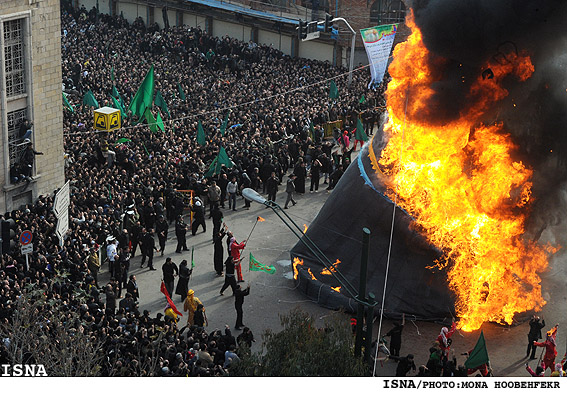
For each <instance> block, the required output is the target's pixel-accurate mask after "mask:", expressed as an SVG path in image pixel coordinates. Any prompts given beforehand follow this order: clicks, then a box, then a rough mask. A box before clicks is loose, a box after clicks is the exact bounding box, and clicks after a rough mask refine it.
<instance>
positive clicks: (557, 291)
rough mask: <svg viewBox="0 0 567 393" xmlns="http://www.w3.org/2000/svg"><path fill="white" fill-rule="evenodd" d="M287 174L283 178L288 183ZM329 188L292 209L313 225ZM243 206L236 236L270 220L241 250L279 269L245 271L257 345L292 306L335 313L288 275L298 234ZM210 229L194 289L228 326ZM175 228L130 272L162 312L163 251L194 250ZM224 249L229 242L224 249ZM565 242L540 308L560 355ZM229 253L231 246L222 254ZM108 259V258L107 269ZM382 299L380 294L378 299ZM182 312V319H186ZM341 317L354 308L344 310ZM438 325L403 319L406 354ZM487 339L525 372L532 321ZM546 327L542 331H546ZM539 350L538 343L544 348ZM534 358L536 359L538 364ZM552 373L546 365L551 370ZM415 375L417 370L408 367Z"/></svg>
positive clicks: (502, 372) (200, 245)
mask: <svg viewBox="0 0 567 393" xmlns="http://www.w3.org/2000/svg"><path fill="white" fill-rule="evenodd" d="M285 180H287V179H284V183H285ZM283 188H284V187H283V184H282V186H281V187H280V189H282V191H281V192H279V193H278V196H277V202H279V203H283V202H284V201H285V193H284V192H283ZM328 195H329V194H328V193H327V192H326V191H324V190H320V191H319V192H318V193H313V194H310V193H309V192H308V193H306V194H305V195H299V196H297V201H298V204H297V205H296V206H294V207H291V208H290V209H289V210H287V212H289V214H290V215H291V216H292V217H293V218H294V219H295V220H296V221H297V223H298V224H299V225H300V226H302V225H303V224H306V225H309V224H310V222H311V221H312V220H313V219H314V218H315V216H316V215H317V213H318V211H319V209H320V208H321V207H322V205H323V204H324V202H325V200H326V198H327V196H328ZM237 206H238V210H237V211H236V212H233V211H228V209H225V210H223V212H224V214H225V222H226V224H227V225H228V227H229V228H230V229H231V230H232V231H233V232H234V234H235V236H236V239H237V240H238V241H242V240H244V239H246V237H247V236H248V234H249V232H250V230H251V228H252V226H253V225H254V222H255V221H256V217H257V216H262V217H263V218H265V220H266V221H264V222H260V223H258V225H257V227H256V229H255V230H254V233H253V234H252V237H251V238H250V241H249V243H248V247H247V248H246V249H245V250H244V253H243V255H246V256H247V255H248V253H249V252H252V253H253V254H254V256H255V257H256V258H257V259H258V260H259V261H260V262H262V263H264V264H268V265H270V264H273V265H274V266H276V268H277V272H276V274H274V275H269V274H266V273H263V272H248V269H247V268H246V267H245V268H244V271H243V273H244V278H245V280H246V281H247V282H246V283H244V285H246V284H247V283H250V285H251V292H250V296H248V297H246V298H245V302H244V323H245V325H247V326H249V327H250V328H251V329H252V331H253V332H254V334H255V336H256V340H257V343H256V344H255V345H254V348H253V349H254V350H259V349H260V345H261V333H262V332H263V331H264V330H265V329H268V328H269V329H272V330H275V331H277V330H279V329H280V322H279V315H280V314H282V313H287V312H288V311H289V310H291V309H293V308H295V307H300V308H301V309H302V310H305V311H307V312H309V313H311V314H312V315H313V316H315V317H316V319H317V321H319V322H320V323H321V324H322V323H323V321H324V320H325V318H327V317H328V316H331V315H333V314H337V313H336V312H334V311H332V310H328V309H325V308H322V307H320V306H318V305H317V304H316V303H314V302H312V301H310V300H308V299H307V298H305V297H304V296H303V294H302V293H301V292H300V291H299V290H297V289H295V288H294V283H293V281H292V280H291V266H290V261H289V250H290V249H291V248H292V247H293V246H294V245H295V243H296V242H297V238H296V237H295V236H294V235H293V234H292V233H291V232H290V231H289V230H288V228H287V227H286V226H285V225H284V224H283V223H282V222H281V221H280V220H279V218H278V217H277V216H276V215H275V214H274V213H273V211H272V210H271V209H266V208H265V207H264V206H262V205H259V204H255V203H252V205H251V208H250V210H245V209H244V208H243V206H244V202H243V201H242V200H240V199H239V201H238V204H237ZM207 228H208V231H207V232H206V233H202V232H199V233H198V234H197V235H196V236H191V235H188V246H189V248H191V247H192V246H194V247H195V269H194V271H193V275H192V278H191V282H190V288H192V289H194V290H195V293H196V295H197V296H198V297H199V298H200V299H201V301H202V302H203V303H204V304H205V307H206V310H207V316H208V319H209V326H208V330H209V331H211V330H213V329H216V328H224V325H225V324H228V325H229V326H230V327H231V328H233V327H234V324H235V321H236V312H235V310H234V298H233V297H232V296H231V291H230V289H228V290H227V291H226V292H225V296H219V290H220V287H221V286H222V284H223V282H224V278H219V277H216V274H215V272H214V269H213V245H212V240H211V236H212V233H211V231H212V222H211V221H210V220H208V221H207ZM174 232H175V231H174V229H173V228H171V229H170V240H169V241H168V242H167V245H166V252H165V255H164V256H163V257H160V256H156V257H155V258H154V266H155V267H156V269H158V270H156V271H152V272H150V271H148V270H147V268H144V269H140V268H139V263H140V256H137V257H136V258H134V259H133V261H132V263H131V265H132V269H131V273H134V274H136V276H137V278H138V283H139V286H140V293H141V298H140V310H149V311H150V312H151V315H152V316H154V315H155V314H156V313H158V312H161V313H163V310H164V307H165V304H166V302H165V299H164V296H163V295H162V294H161V293H160V291H159V287H160V282H161V276H162V275H161V266H162V264H163V263H164V262H165V258H166V257H168V256H169V257H171V258H172V259H173V261H174V262H175V263H177V264H179V262H181V260H182V259H187V260H188V261H190V259H191V252H190V251H189V252H185V253H184V254H182V255H180V254H176V253H175V245H176V241H175V234H174ZM542 238H543V239H546V241H547V240H550V241H552V240H553V233H552V232H551V230H549V231H546V232H544V234H543V236H542ZM225 252H226V250H225ZM566 252H567V251H565V250H560V251H559V252H558V253H557V254H556V255H555V256H554V257H553V258H552V261H551V266H550V269H549V270H548V271H547V272H546V273H544V274H543V275H542V278H543V292H544V297H545V298H546V300H547V301H548V304H547V305H546V306H545V308H544V310H543V311H542V312H541V313H540V315H542V316H543V317H544V319H545V320H546V323H547V327H546V329H544V330H547V328H549V327H551V326H553V325H554V324H555V323H559V324H560V328H559V334H558V340H557V341H558V353H559V355H558V360H560V359H561V358H562V356H563V353H564V352H565V342H566V340H565V337H566V336H567V332H566V331H565V330H564V329H565V328H564V327H565V326H567V320H566V319H567V316H566V315H567V313H566V312H565V311H566V309H567V306H566V303H567V302H566V300H567V296H566V291H565V282H567V279H566V278H567V266H566V264H565V259H566ZM225 255H226V254H225ZM106 268H107V266H106V265H104V266H103V273H104V272H105V270H106ZM107 278H108V274H102V276H101V283H104V282H107V281H105V280H107ZM378 300H380V299H378ZM174 302H175V304H176V305H177V307H178V308H179V309H180V310H182V307H183V302H182V301H181V299H180V297H179V296H177V295H175V296H174ZM184 318H185V316H184V317H182V320H181V322H184V321H185V319H184ZM344 318H350V316H347V315H344ZM392 322H393V321H387V320H384V322H383V327H382V334H384V333H386V332H387V331H388V330H389V329H390V328H391V327H392V326H393V324H392ZM440 329H441V325H439V324H435V323H425V322H418V321H415V322H414V321H410V320H407V321H406V326H405V329H404V333H403V340H402V349H401V354H402V355H406V354H408V353H410V352H411V353H413V354H414V355H415V358H416V359H415V360H416V364H417V365H418V366H419V365H420V364H425V363H426V362H427V359H428V356H429V352H428V349H429V347H430V346H431V343H432V342H433V341H434V340H435V339H436V338H437V335H438V334H439V331H440ZM482 329H483V330H484V334H485V337H486V341H487V347H488V353H489V356H490V359H491V362H492V366H493V369H494V373H495V375H497V376H528V375H527V373H526V371H525V368H524V363H525V358H524V355H525V348H526V344H527V332H528V330H529V327H528V326H527V323H523V324H520V325H518V326H514V327H504V326H500V325H496V324H491V323H485V324H484V325H483V327H482ZM377 333H378V321H377V322H376V323H375V325H374V337H377ZM478 335H479V332H473V333H462V334H461V333H460V332H459V333H456V334H455V335H454V336H453V349H454V350H455V354H456V355H457V358H458V361H459V364H462V362H464V360H465V357H464V356H461V355H460V354H461V353H463V352H466V351H469V350H470V349H472V348H473V347H474V344H475V343H476V340H477V338H478ZM544 335H545V333H544ZM539 353H540V350H538V355H537V356H539ZM534 363H535V361H532V362H531V365H532V367H533V368H535V364H534ZM395 368H396V363H395V362H392V361H385V362H378V363H377V368H376V374H377V375H380V376H393V375H395ZM547 374H549V371H548V373H547ZM410 375H415V373H410Z"/></svg>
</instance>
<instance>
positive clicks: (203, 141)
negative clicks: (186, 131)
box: [197, 120, 207, 146]
mask: <svg viewBox="0 0 567 393" xmlns="http://www.w3.org/2000/svg"><path fill="white" fill-rule="evenodd" d="M197 143H198V144H199V145H201V146H205V144H206V143H207V140H206V138H205V131H204V130H203V125H202V124H201V120H199V125H198V126H197Z"/></svg>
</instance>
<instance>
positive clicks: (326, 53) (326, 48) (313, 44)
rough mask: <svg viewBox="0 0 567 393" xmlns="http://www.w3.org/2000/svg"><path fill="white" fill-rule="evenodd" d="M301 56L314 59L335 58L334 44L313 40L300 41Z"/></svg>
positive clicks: (330, 59)
mask: <svg viewBox="0 0 567 393" xmlns="http://www.w3.org/2000/svg"><path fill="white" fill-rule="evenodd" d="M299 57H305V58H307V59H314V60H321V61H325V60H329V61H332V60H333V45H329V44H325V43H323V42H321V41H317V40H311V41H302V42H300V43H299Z"/></svg>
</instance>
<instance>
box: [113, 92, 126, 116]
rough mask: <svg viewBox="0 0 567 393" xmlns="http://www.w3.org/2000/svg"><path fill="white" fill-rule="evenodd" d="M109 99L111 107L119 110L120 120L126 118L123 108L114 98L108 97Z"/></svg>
mask: <svg viewBox="0 0 567 393" xmlns="http://www.w3.org/2000/svg"><path fill="white" fill-rule="evenodd" d="M110 98H111V99H112V102H113V104H114V105H113V106H114V107H115V108H116V109H120V114H121V115H122V118H123V119H124V118H126V111H124V107H123V106H122V105H121V104H120V102H118V100H117V99H116V98H114V97H113V96H110Z"/></svg>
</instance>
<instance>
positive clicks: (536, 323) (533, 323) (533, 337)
mask: <svg viewBox="0 0 567 393" xmlns="http://www.w3.org/2000/svg"><path fill="white" fill-rule="evenodd" d="M544 327H545V320H543V319H542V320H540V318H539V317H538V316H537V315H534V316H533V317H532V319H531V320H530V332H529V333H528V349H527V350H526V357H528V356H530V351H531V353H532V356H530V359H532V360H533V359H535V358H536V357H535V351H536V346H535V345H534V341H538V340H540V339H541V329H543V328H544Z"/></svg>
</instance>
